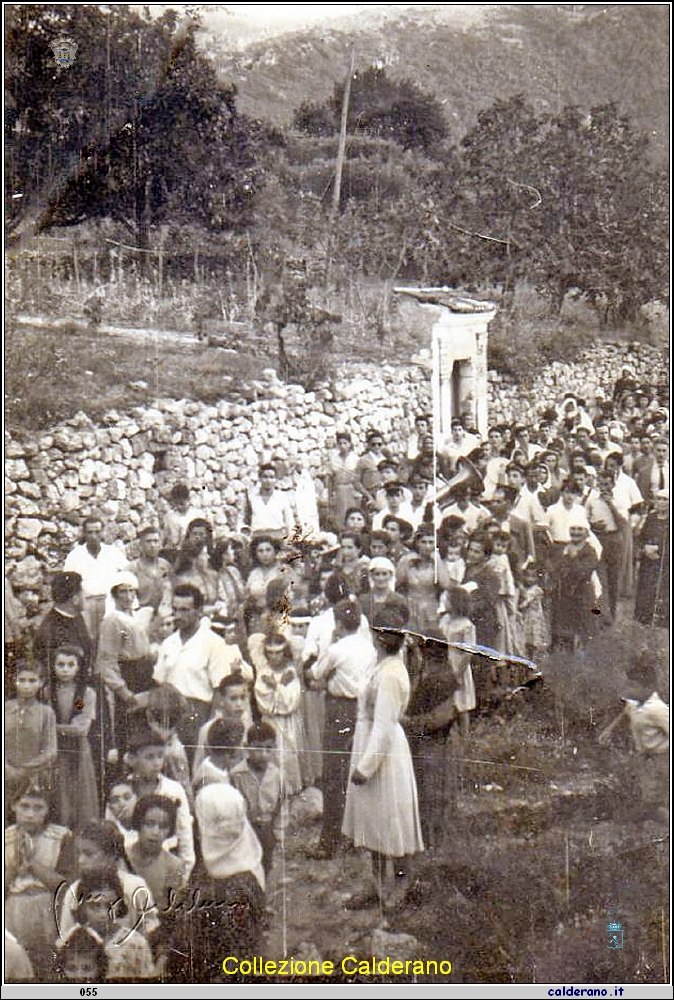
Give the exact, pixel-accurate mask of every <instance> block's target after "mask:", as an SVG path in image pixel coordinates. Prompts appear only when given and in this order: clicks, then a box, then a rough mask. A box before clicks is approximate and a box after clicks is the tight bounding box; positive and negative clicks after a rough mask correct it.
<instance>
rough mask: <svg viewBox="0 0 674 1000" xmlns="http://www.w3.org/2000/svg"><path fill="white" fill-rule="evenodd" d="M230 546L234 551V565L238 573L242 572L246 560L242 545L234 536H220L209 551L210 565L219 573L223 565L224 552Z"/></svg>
mask: <svg viewBox="0 0 674 1000" xmlns="http://www.w3.org/2000/svg"><path fill="white" fill-rule="evenodd" d="M230 547H231V549H232V550H233V552H234V565H235V566H236V568H237V569H238V571H239V573H244V572H245V562H246V560H245V556H244V547H243V545H242V544H241V542H240V541H238V539H236V538H221V539H219V540H218V541H217V542H216V543H215V545H214V547H213V551H212V553H211V566H212V567H213V569H215V570H217V571H218V573H220V572H221V571H222V569H223V567H224V565H225V552H226V551H227V549H228V548H230Z"/></svg>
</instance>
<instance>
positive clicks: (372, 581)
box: [359, 556, 409, 622]
mask: <svg viewBox="0 0 674 1000" xmlns="http://www.w3.org/2000/svg"><path fill="white" fill-rule="evenodd" d="M367 577H368V582H369V585H370V589H369V590H368V591H367V593H365V594H361V596H360V598H359V600H360V607H361V611H362V612H363V614H364V615H365V617H366V618H367V620H368V622H372V621H374V617H375V614H377V612H379V611H383V610H390V609H394V610H395V611H396V612H397V613H398V614H399V615H402V616H403V617H404V618H405V620H406V621H407V620H408V618H409V608H408V605H407V601H406V600H405V598H404V597H402V595H401V594H396V592H395V585H396V570H395V566H394V565H393V563H392V562H391V560H390V559H387V558H386V557H385V556H375V558H374V559H371V560H370V565H369V566H368V568H367Z"/></svg>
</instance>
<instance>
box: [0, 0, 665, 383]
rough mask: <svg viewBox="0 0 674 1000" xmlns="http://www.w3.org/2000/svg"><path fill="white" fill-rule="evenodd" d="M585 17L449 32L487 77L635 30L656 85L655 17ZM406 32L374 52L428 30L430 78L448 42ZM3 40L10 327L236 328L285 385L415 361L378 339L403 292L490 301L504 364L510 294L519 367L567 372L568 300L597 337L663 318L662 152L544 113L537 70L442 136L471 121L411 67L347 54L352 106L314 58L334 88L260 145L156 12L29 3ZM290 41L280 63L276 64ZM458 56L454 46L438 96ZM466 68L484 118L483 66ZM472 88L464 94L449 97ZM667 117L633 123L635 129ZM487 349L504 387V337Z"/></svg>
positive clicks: (342, 69) (589, 117) (618, 120)
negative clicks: (450, 291)
mask: <svg viewBox="0 0 674 1000" xmlns="http://www.w3.org/2000/svg"><path fill="white" fill-rule="evenodd" d="M579 6H580V5H575V6H574V10H573V11H571V10H566V8H563V7H560V8H556V9H553V10H551V11H550V10H549V9H548V8H546V10H545V11H543V10H542V9H541V8H540V7H539V6H538V5H533V6H532V7H531V9H530V13H529V14H528V15H527V19H526V22H524V21H522V20H521V16H520V15H522V12H521V11H519V8H518V6H517V5H505V7H501V8H498V9H495V10H494V12H492V13H490V16H489V18H488V19H487V20H485V21H483V22H480V23H479V24H475V25H473V26H472V27H470V28H467V29H466V30H465V31H463V33H460V34H461V37H460V38H459V35H457V34H456V28H454V29H453V31H454V33H455V35H456V37H455V38H454V41H455V43H456V45H457V46H459V48H460V50H461V53H462V58H463V59H467V58H468V54H469V53H470V52H471V51H473V55H475V56H476V58H477V56H478V55H479V56H480V58H483V57H484V58H487V57H488V61H489V60H491V59H496V54H497V51H498V46H499V44H505V42H504V39H505V38H510V39H511V41H512V39H514V38H519V39H520V41H521V43H522V45H521V46H520V45H519V43H518V44H517V45H515V44H514V43H513V45H512V48H513V52H515V53H516V55H517V53H520V55H521V52H520V49H521V48H523V49H527V46H530V45H531V44H533V40H535V41H536V44H537V45H538V46H539V47H541V51H543V50H544V49H545V45H548V46H549V47H550V46H552V45H553V41H554V38H559V37H562V35H563V37H567V35H569V34H573V33H575V35H574V37H575V38H576V39H577V40H579V39H580V38H581V37H582V38H584V39H585V40H586V41H587V40H588V39H589V38H590V36H591V33H592V32H594V31H596V30H597V25H598V24H601V26H602V31H604V32H605V38H604V42H605V45H603V46H598V47H597V50H596V56H597V58H596V60H595V61H596V62H597V63H598V64H599V63H602V60H605V59H606V58H607V50H608V51H611V52H613V53H614V54H616V53H617V49H616V44H617V42H616V39H617V38H618V37H619V38H621V39H623V41H625V40H626V39H627V38H628V37H631V38H632V42H634V36H633V35H630V32H631V31H633V32H636V31H639V32H641V34H640V35H639V36H638V37H639V44H638V45H636V46H633V47H634V48H635V49H636V50H638V51H642V50H644V51H648V52H650V53H651V55H652V59H651V63H650V69H651V72H652V71H653V70H654V68H656V67H657V65H658V59H659V54H660V51H661V45H660V43H659V42H656V41H655V40H654V38H653V29H654V25H656V23H657V22H658V18H659V17H660V16H661V14H660V12H659V8H657V9H656V8H649V9H648V10H649V11H650V12H651V13H648V12H642V11H640V10H636V9H633V8H632V7H630V8H623V7H620V8H619V9H618V10H617V12H616V11H615V10H613V9H608V8H607V9H605V10H604V15H605V17H604V18H603V20H602V19H600V18H598V17H597V16H595V15H596V14H597V11H594V12H593V9H590V10H589V11H586V10H585V9H584V8H583V9H581V10H580V14H579V12H578V10H576V8H579ZM511 8H512V9H511ZM515 8H517V10H516V9H515ZM590 8H592V5H590ZM527 9H529V8H527ZM410 16H411V17H412V22H408V19H407V16H405V17H404V18H403V16H402V15H401V16H400V22H399V23H400V25H403V24H405V25H407V28H408V29H410V24H411V25H412V26H413V27H414V26H416V28H415V30H414V31H412V30H407V31H406V32H402V30H401V31H400V32H398V33H396V32H395V31H393V30H392V31H391V32H390V33H389V36H388V38H389V44H390V45H394V43H395V44H398V43H400V45H402V44H403V41H404V40H405V38H407V41H408V42H409V44H412V40H414V42H415V44H417V43H418V44H421V42H420V39H421V37H422V36H424V32H426V36H424V37H426V42H427V59H426V62H425V66H426V70H428V67H429V66H431V65H433V60H434V58H435V55H434V52H436V46H438V45H440V43H441V41H442V39H443V37H444V36H443V33H442V31H441V19H440V20H438V18H439V15H437V16H436V14H433V16H432V17H430V18H429V19H427V20H424V19H423V18H421V17H420V16H419V15H418V14H416V15H410ZM518 17H520V20H519V21H518V19H517V18H518ZM415 18H416V20H415ZM392 23H393V24H394V25H395V24H397V23H398V22H397V21H395V20H394V21H393V22H391V21H389V22H388V25H389V27H390V25H391V24H392ZM518 25H519V27H518ZM446 27H447V26H446ZM525 28H526V31H525ZM618 28H619V29H620V30H618ZM6 29H7V38H6V44H7V50H8V53H9V57H8V63H7V81H6V86H7V92H8V94H9V100H8V104H9V106H10V108H11V114H8V116H7V121H6V133H5V143H6V153H7V160H6V177H5V184H6V206H7V231H8V236H9V249H10V260H11V261H12V266H11V268H10V271H9V282H10V284H9V288H10V293H9V300H10V303H11V307H12V308H14V309H18V310H20V309H22V308H23V309H24V310H27V311H29V312H30V310H31V309H32V310H35V309H37V310H38V311H44V310H45V309H48V310H49V309H52V310H55V311H59V312H66V313H68V314H74V315H80V316H85V317H88V318H89V319H90V320H91V321H92V322H93V323H95V324H97V323H100V322H101V320H105V319H106V318H107V319H108V320H115V321H118V322H122V323H129V322H130V323H131V324H133V325H143V326H147V325H152V324H160V325H161V324H162V323H164V324H166V323H169V324H170V327H171V328H172V329H173V328H175V325H176V323H178V324H179V325H180V326H181V328H184V329H186V330H188V331H191V332H199V333H200V334H202V333H203V334H204V335H206V334H207V332H208V330H209V329H210V328H212V327H213V326H215V327H220V328H223V327H224V328H227V327H228V325H229V324H231V323H232V322H238V323H240V324H242V325H243V326H242V328H246V326H247V328H249V329H250V328H252V327H256V326H257V327H260V326H265V325H267V326H268V327H269V330H270V331H273V332H274V334H275V338H276V341H277V343H278V353H279V363H280V368H281V369H282V371H283V372H284V373H286V374H287V375H289V376H292V377H293V378H297V379H301V378H305V379H307V378H308V379H309V380H310V379H311V378H312V377H316V376H317V374H318V373H317V372H316V371H315V365H314V364H313V363H308V362H307V357H308V355H309V354H311V348H312V346H314V345H316V344H318V345H319V346H320V347H321V348H322V350H323V354H324V355H326V356H327V357H329V356H330V355H331V352H337V353H340V352H341V353H342V354H344V353H346V354H348V353H349V352H353V351H355V352H356V353H358V352H362V351H367V350H370V351H372V350H375V351H376V350H380V349H381V346H382V345H388V346H389V347H393V346H394V345H395V343H397V342H398V341H399V342H400V343H401V344H402V343H404V345H405V346H404V351H407V352H408V351H409V344H408V342H407V341H406V340H405V338H404V331H403V332H402V333H401V331H400V330H399V329H398V328H397V326H396V315H395V300H394V299H393V298H392V296H391V291H392V287H393V285H394V283H396V282H401V281H408V282H415V283H419V282H421V283H426V284H428V283H432V284H438V283H442V284H451V285H454V286H457V287H462V288H464V289H465V290H467V291H471V290H472V291H476V292H478V293H481V294H487V293H488V294H489V295H492V296H494V297H496V298H498V299H499V301H500V303H501V311H500V317H501V319H500V322H501V323H502V324H503V334H502V336H503V342H504V343H507V342H508V340H509V339H510V340H512V337H513V336H514V332H513V327H512V324H510V325H509V317H511V318H512V317H513V316H514V315H515V312H516V308H515V305H516V301H517V293H518V289H520V288H523V287H525V286H526V288H527V289H529V290H530V293H531V295H534V296H535V297H536V301H537V307H536V315H537V317H538V318H542V319H544V320H545V322H546V323H547V324H548V326H547V328H546V327H545V323H544V324H541V323H538V325H537V327H536V329H535V330H531V331H529V332H528V333H527V335H526V338H525V340H527V343H523V344H522V347H523V352H522V364H523V365H525V366H526V364H531V365H532V366H535V365H536V364H537V363H539V362H540V352H539V345H541V344H542V342H543V341H544V340H545V338H546V337H547V338H548V341H549V342H550V343H552V342H555V343H556V344H557V346H558V350H560V351H561V352H562V353H563V345H562V344H561V342H560V338H559V336H558V327H559V315H560V312H561V310H562V308H563V306H564V303H565V300H566V296H567V293H568V292H569V291H573V294H574V295H576V296H581V297H582V299H583V302H584V303H585V305H586V307H587V308H588V309H590V310H593V312H592V316H593V317H594V318H593V322H594V323H596V325H597V327H600V326H601V325H602V324H607V323H610V324H613V325H614V326H615V325H620V324H625V323H628V324H629V323H632V324H633V323H635V322H638V321H639V317H640V311H641V308H642V307H643V306H644V305H645V304H646V303H649V302H651V301H652V300H660V301H662V302H666V299H667V295H668V216H667V204H668V176H667V173H666V171H665V169H664V168H663V167H661V166H660V165H659V164H660V155H659V152H658V148H657V147H658V142H659V140H658V137H657V136H656V137H655V138H654V137H653V136H652V135H649V131H650V132H652V131H653V130H652V129H650V130H649V129H648V128H647V127H645V122H644V120H642V118H641V117H639V118H637V117H635V116H630V114H629V113H628V111H629V107H628V105H625V104H621V103H619V102H618V101H617V100H611V101H602V100H600V99H599V98H600V97H601V88H598V91H597V93H596V94H593V96H592V100H589V101H585V102H583V103H574V102H568V103H561V99H560V93H561V91H560V89H559V88H556V89H554V88H552V89H548V90H547V91H546V93H547V94H548V99H547V100H546V101H541V100H539V99H537V98H536V97H535V95H534V96H533V97H532V91H531V86H530V84H531V82H532V80H534V78H535V67H536V63H535V62H534V63H533V64H532V67H531V72H530V73H528V74H527V73H524V72H523V71H522V72H518V71H517V66H516V64H517V60H518V59H519V58H520V56H519V55H517V58H514V61H512V63H511V62H509V63H508V66H509V68H508V73H510V74H511V75H512V79H513V80H514V79H515V78H517V79H518V81H519V83H520V84H521V89H520V90H518V92H516V93H514V94H510V95H509V94H508V85H507V84H504V83H503V81H502V82H501V83H500V84H499V85H498V86H499V88H501V90H500V91H499V94H500V96H498V97H497V98H496V99H494V100H492V101H491V103H486V104H485V99H484V94H483V97H482V99H481V105H482V106H481V107H479V108H477V109H476V110H475V111H474V112H470V114H472V117H470V118H469V119H468V118H467V124H466V126H465V127H463V126H462V128H461V130H460V131H459V130H458V124H457V123H458V121H460V120H462V116H463V115H464V112H465V115H466V116H468V115H469V110H468V106H467V105H466V106H465V107H464V108H463V110H462V111H461V113H460V114H459V112H458V111H457V114H459V117H458V119H457V118H454V119H453V118H452V115H453V114H454V112H453V111H452V113H451V114H449V113H448V106H447V99H446V98H444V99H443V98H442V96H441V95H442V94H443V93H446V92H447V91H446V89H445V90H444V91H443V89H442V87H441V86H440V85H439V84H437V85H430V84H429V85H427V86H426V87H425V86H424V85H422V83H421V82H419V81H420V76H421V75H423V74H420V73H418V72H417V67H418V65H420V64H419V63H418V62H417V64H415V63H414V62H413V61H410V62H406V63H405V67H406V72H405V75H403V74H399V73H398V72H397V70H396V63H395V60H391V59H389V60H388V64H387V65H386V66H383V65H382V64H381V60H379V61H377V60H375V61H373V62H372V63H370V64H367V63H366V64H363V62H362V59H361V56H360V53H362V52H363V51H364V50H365V49H366V48H367V46H366V44H365V40H366V38H367V37H369V36H368V35H367V32H364V34H363V39H362V43H361V41H359V47H358V51H359V57H358V60H357V61H356V60H355V57H354V72H353V75H352V76H351V79H350V82H349V95H348V101H347V103H346V106H345V107H344V92H345V78H346V74H347V70H346V67H348V60H347V61H346V62H344V60H341V62H340V59H339V58H337V57H335V58H334V59H332V56H331V57H330V59H331V60H332V61H331V67H332V68H331V70H330V73H329V74H328V73H327V72H326V73H324V74H323V83H328V84H330V85H331V90H327V92H326V93H325V94H324V96H322V95H321V93H320V86H318V85H317V86H316V87H315V88H314V89H313V91H312V92H311V96H310V97H307V96H306V95H305V96H304V98H303V99H302V100H299V99H298V101H297V103H296V104H295V105H294V106H293V107H292V108H291V109H289V116H288V124H287V125H286V126H285V127H284V128H278V127H277V126H275V125H274V124H272V122H271V120H270V119H271V118H272V117H273V115H272V114H271V113H270V117H269V119H267V120H263V119H262V118H260V117H256V118H252V117H250V115H246V114H244V113H243V112H242V110H241V109H242V107H246V106H248V107H250V102H249V101H247V99H246V98H245V95H244V93H243V92H242V91H240V90H239V87H241V88H242V90H243V91H245V88H246V86H247V84H248V83H249V82H250V77H247V78H246V79H245V80H242V79H240V78H239V77H236V74H234V73H233V74H232V75H231V76H230V77H229V78H224V77H223V76H222V74H220V76H219V75H218V73H216V70H215V67H214V65H213V63H212V61H211V59H210V57H209V56H208V54H207V53H205V51H204V49H203V45H202V44H201V42H200V40H199V39H200V31H199V24H198V22H196V21H192V22H189V23H188V22H185V21H184V20H183V21H181V20H180V18H179V16H178V14H177V13H176V12H175V11H170V10H169V11H165V12H164V13H163V14H162V15H161V16H160V17H152V16H151V15H150V14H149V13H148V12H147V11H145V10H143V11H137V10H135V9H131V8H129V7H121V6H113V7H111V8H109V9H107V8H106V9H105V10H104V9H103V8H96V7H86V8H84V9H81V8H79V7H76V5H67V4H64V5H23V6H20V7H19V6H17V7H16V8H13V9H12V10H11V12H10V15H9V16H8V18H7V22H6ZM416 29H418V30H416ZM497 29H498V31H497ZM447 30H449V29H448V28H447ZM485 32H491V33H492V34H491V35H490V40H489V39H487V37H486V36H485V34H484V33H485ZM560 32H562V35H560V34H559V33H560ZM564 32H566V34H564ZM612 32H613V34H612ZM57 34H70V35H73V36H76V37H77V39H78V46H79V49H78V55H77V59H76V61H75V63H74V64H73V65H72V66H71V67H68V68H57V67H56V66H55V64H54V61H53V58H52V55H51V50H50V48H49V42H50V41H51V40H52V39H53V38H54V37H56V35H57ZM298 37H299V36H290V38H289V39H287V40H286V41H287V50H286V52H285V56H284V58H285V57H289V54H291V53H292V51H293V45H294V44H295V43H296V42H297V38H298ZM325 37H326V38H328V37H332V35H330V34H329V33H328V34H327V35H326V36H325ZM340 37H342V36H341V35H340ZM452 37H454V36H452ZM344 38H346V36H344ZM396 39H397V41H396ZM495 39H500V42H498V43H497V41H495ZM611 39H613V42H611ZM445 40H447V39H445ZM324 41H325V38H324ZM459 42H460V43H461V44H460V45H459ZM305 43H306V44H307V45H308V44H309V43H308V42H307V40H306V38H305V41H304V43H303V44H305ZM614 43H615V44H614ZM269 44H270V48H269V49H268V54H269V60H270V61H268V63H266V65H268V66H272V65H273V66H274V67H275V72H276V71H278V69H279V63H278V61H275V60H276V57H275V56H274V58H273V59H272V58H271V56H272V54H273V52H274V51H275V49H274V46H277V45H279V44H280V43H279V42H278V41H274V42H272V43H269ZM326 44H327V42H326ZM471 46H474V50H472V49H471ZM527 51H528V50H527ZM579 51H580V49H579ZM308 52H309V50H307V58H306V60H305V65H304V69H305V70H306V67H307V66H308V65H310V64H311V59H310V58H309V54H308ZM457 52H458V49H457ZM249 58H253V56H250V57H249ZM326 58H328V56H327V54H326ZM438 58H439V56H438ZM452 58H453V57H452V51H451V46H450V48H448V49H447V51H446V53H445V56H444V60H445V61H444V66H445V76H446V78H447V79H446V83H445V86H446V87H447V86H449V80H450V77H455V74H454V73H453V72H452V73H451V74H450V73H448V72H447V70H448V67H452V69H454V65H455V64H454V63H453V62H452ZM558 58H559V55H558ZM438 65H439V64H438ZM475 65H476V66H478V65H481V66H482V69H481V72H482V71H484V81H485V90H484V93H485V94H486V93H488V91H489V87H488V86H487V84H488V83H489V81H490V80H491V79H492V77H491V76H490V72H491V70H490V69H489V66H492V68H494V67H495V63H494V64H493V65H492V63H489V65H487V64H481V63H480V62H479V59H478V62H477V63H476V64H475ZM572 65H573V63H572V64H571V65H570V66H569V79H570V70H571V68H572ZM474 69H475V67H474ZM500 71H501V72H504V71H505V70H504V68H503V66H501V70H500ZM313 72H316V67H315V64H314V70H313ZM588 72H589V68H588ZM622 76H623V77H624V74H622ZM291 79H292V77H289V80H291ZM471 79H473V77H471V76H470V74H468V75H466V76H465V77H462V86H463V89H464V94H466V95H467V94H468V93H469V91H470V86H471ZM584 79H585V80H586V81H589V77H588V76H586V77H584ZM426 80H427V81H428V80H430V77H428V76H426ZM455 82H456V81H455ZM581 82H582V81H581V80H580V79H579V80H578V81H576V83H577V86H578V87H580V84H581ZM494 86H496V83H494ZM588 86H589V83H588ZM614 89H615V88H614ZM617 89H618V90H619V89H620V88H619V87H618V88H617ZM553 97H554V100H553V99H552V98H553ZM270 98H271V92H270ZM298 98H299V95H298ZM452 107H453V105H452ZM457 107H458V105H457ZM343 109H344V111H345V115H346V119H345V120H346V132H345V135H344V151H343V156H342V155H341V153H340V136H339V132H340V124H341V119H342V111H343ZM268 110H270V112H271V107H269V108H268ZM661 112H662V106H661V103H659V102H658V101H657V100H655V99H654V100H652V102H651V111H650V113H651V121H653V120H655V118H657V116H658V115H660V114H661ZM653 116H655V117H653ZM338 160H339V161H340V167H339V170H338V168H337V163H338ZM338 172H339V174H340V179H341V185H340V189H339V197H338V198H337V196H336V195H335V193H334V192H335V183H336V176H337V173H338ZM34 234H39V236H38V241H37V242H36V241H35V240H33V242H32V243H31V242H30V237H31V236H32V235H34ZM113 290H114V294H113ZM520 298H521V297H520ZM164 317H166V318H164ZM520 318H521V317H520ZM522 329H527V330H528V328H527V327H526V325H525V327H524V328H522V326H521V324H520V326H519V328H518V331H517V334H518V336H520V337H522V336H523V334H522ZM583 335H584V336H587V330H584V331H583ZM401 336H402V338H403V339H402V340H400V337H401ZM532 339H533V346H531V345H529V343H528V340H532ZM566 339H567V340H569V338H566ZM581 340H582V336H581V334H578V336H577V337H575V339H574V338H573V337H571V338H570V340H569V343H571V342H573V344H576V342H578V343H579V342H581ZM492 345H493V347H492V353H493V358H492V361H493V363H500V360H502V359H503V356H504V352H502V351H501V352H500V353H499V350H498V345H499V334H498V330H497V331H496V333H495V336H494V337H493V338H492ZM541 350H542V347H541ZM525 358H526V363H525ZM323 367H324V365H323Z"/></svg>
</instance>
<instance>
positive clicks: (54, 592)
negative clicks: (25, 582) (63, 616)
mask: <svg viewBox="0 0 674 1000" xmlns="http://www.w3.org/2000/svg"><path fill="white" fill-rule="evenodd" d="M81 590H82V577H81V576H80V574H79V573H71V572H67V573H55V574H54V576H53V578H52V582H51V596H52V600H53V601H54V603H55V604H65V603H66V601H70V600H72V598H73V597H74V596H75V594H79V592H80V591H81Z"/></svg>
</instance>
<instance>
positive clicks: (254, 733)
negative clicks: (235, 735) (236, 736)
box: [246, 722, 277, 747]
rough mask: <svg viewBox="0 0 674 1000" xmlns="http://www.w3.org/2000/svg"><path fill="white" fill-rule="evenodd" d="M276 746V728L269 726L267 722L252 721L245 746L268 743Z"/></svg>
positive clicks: (257, 745)
mask: <svg viewBox="0 0 674 1000" xmlns="http://www.w3.org/2000/svg"><path fill="white" fill-rule="evenodd" d="M270 743H271V744H273V745H274V746H276V743H277V738H276V730H275V729H274V727H273V726H270V725H269V723H268V722H254V723H253V725H252V726H251V727H250V729H249V730H248V739H247V740H246V746H249V747H266V746H269V744H270Z"/></svg>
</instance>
